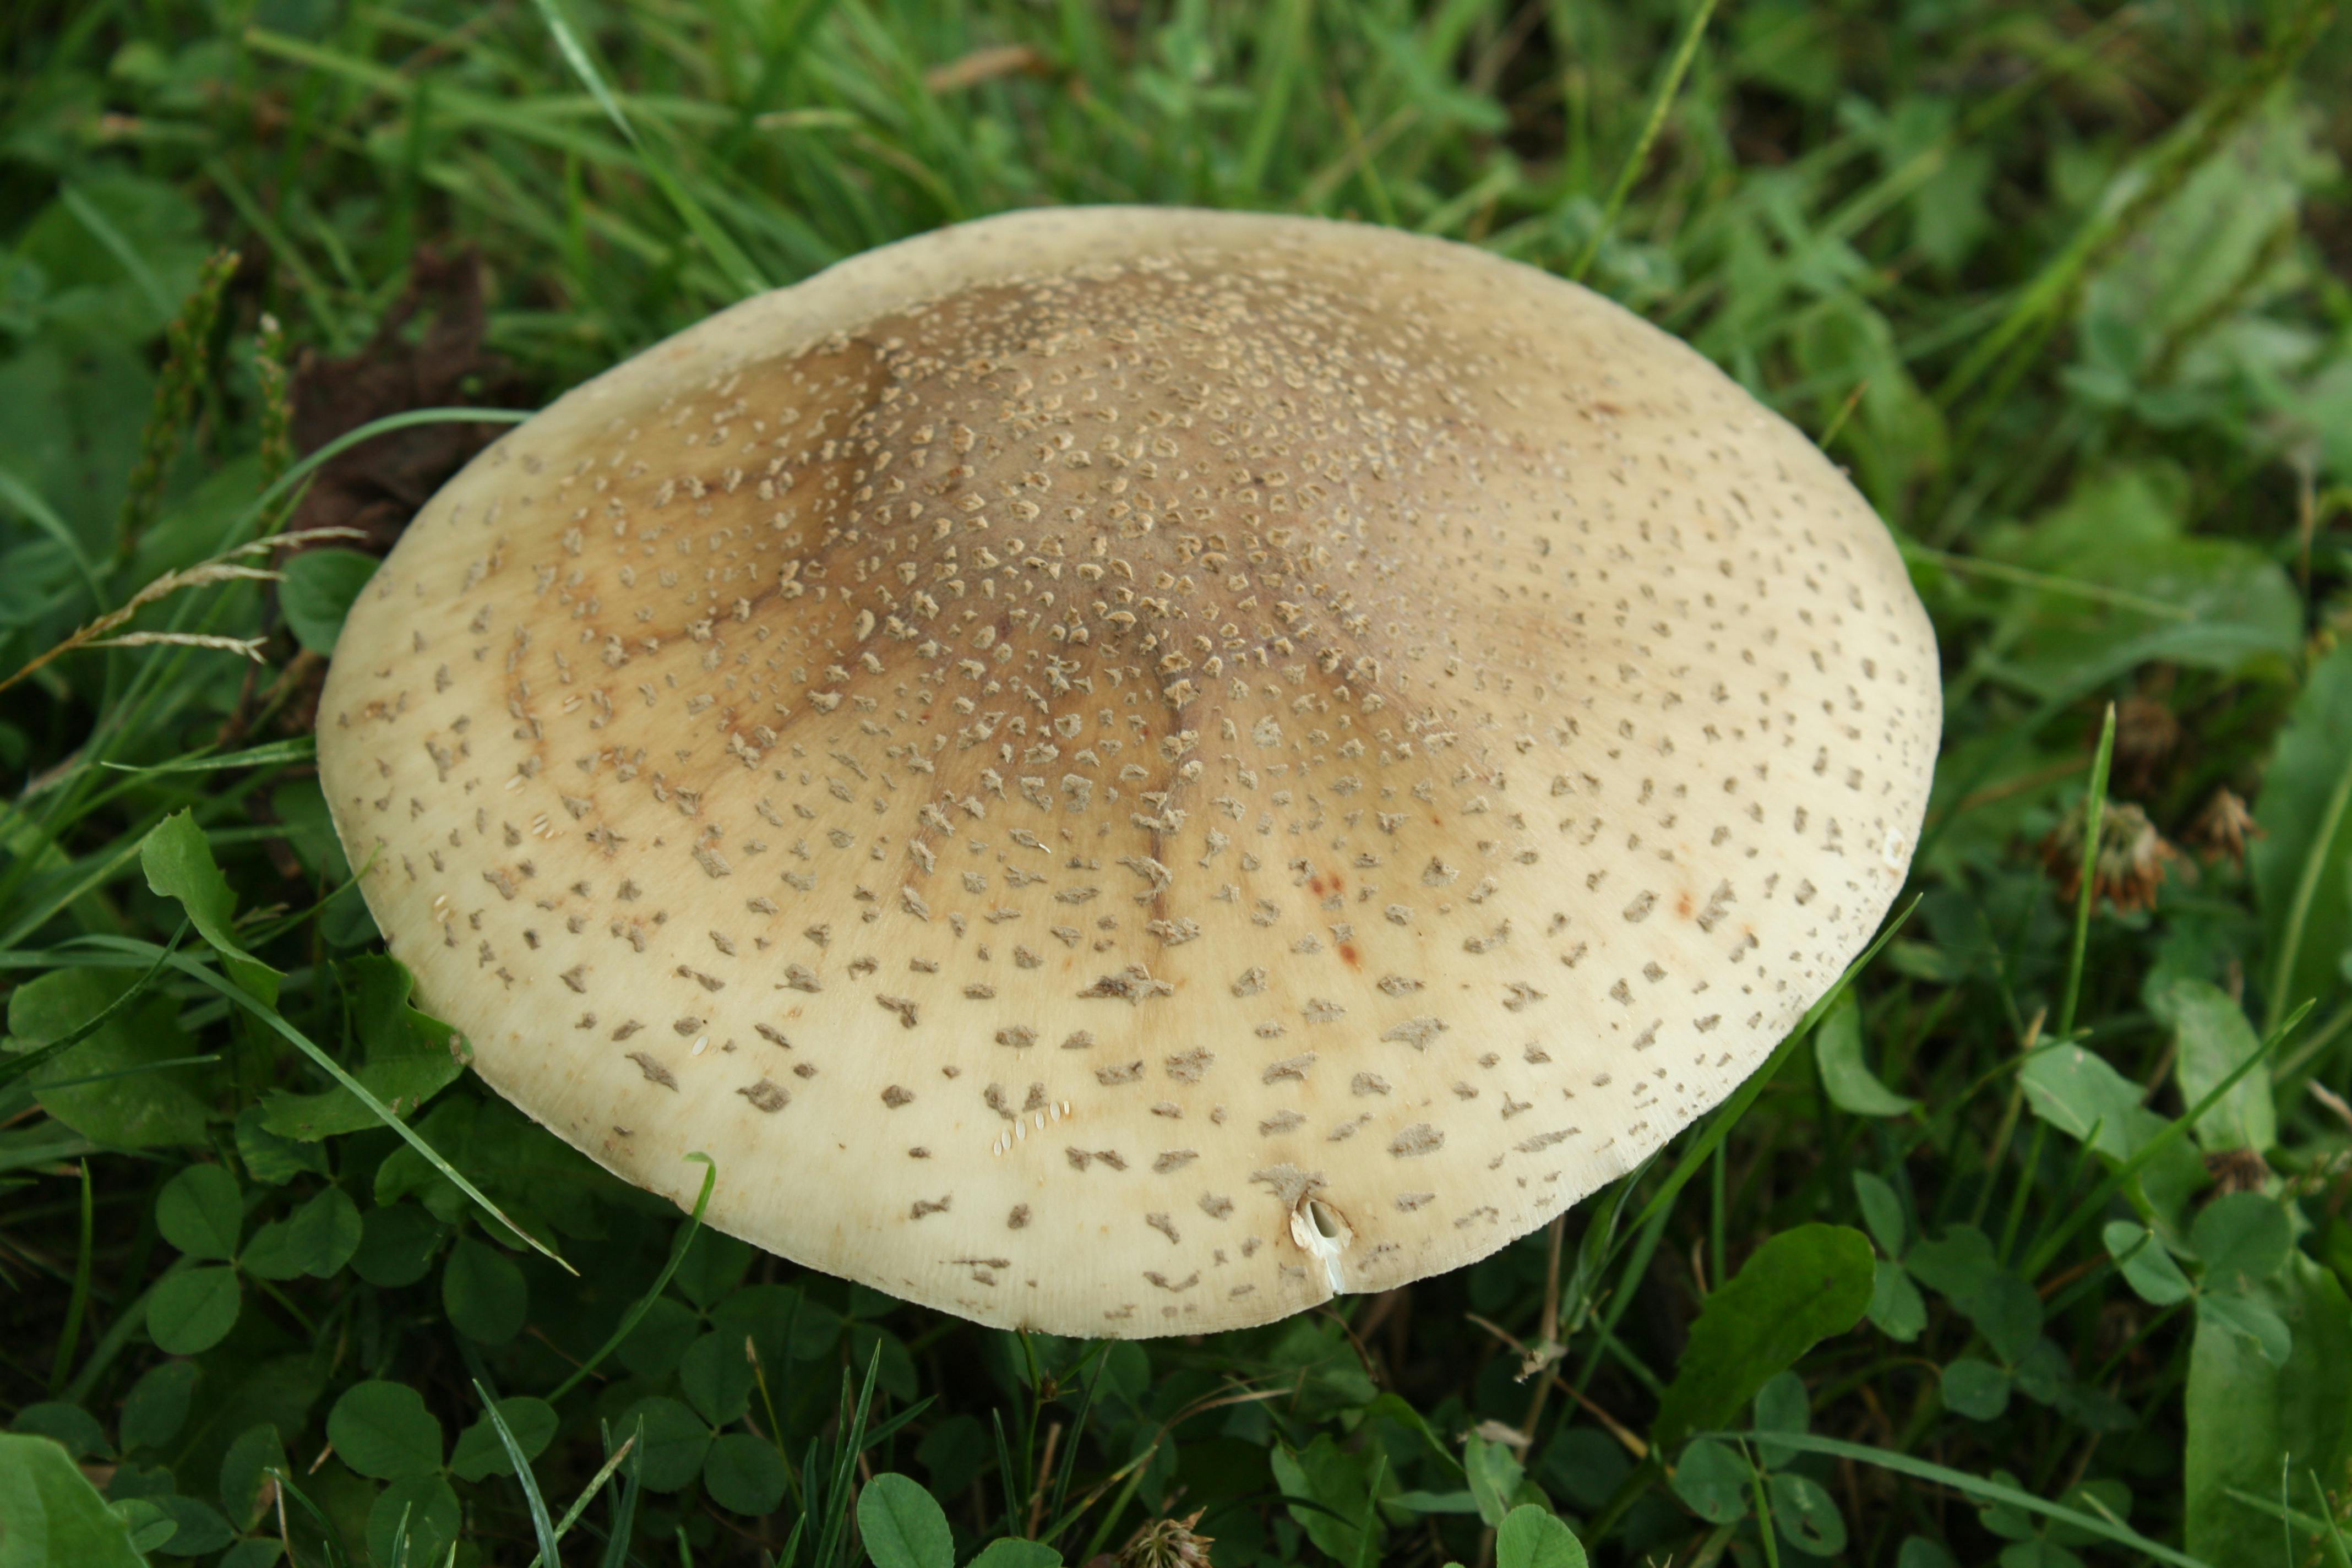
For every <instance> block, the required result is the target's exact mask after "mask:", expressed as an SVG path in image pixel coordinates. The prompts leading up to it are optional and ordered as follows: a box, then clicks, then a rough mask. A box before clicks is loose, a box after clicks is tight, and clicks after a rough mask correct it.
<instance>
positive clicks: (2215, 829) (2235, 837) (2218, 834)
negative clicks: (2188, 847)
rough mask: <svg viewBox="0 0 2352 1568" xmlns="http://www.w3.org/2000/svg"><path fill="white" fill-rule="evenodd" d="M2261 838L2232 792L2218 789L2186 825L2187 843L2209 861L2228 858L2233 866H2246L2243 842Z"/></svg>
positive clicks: (2258, 829)
mask: <svg viewBox="0 0 2352 1568" xmlns="http://www.w3.org/2000/svg"><path fill="white" fill-rule="evenodd" d="M2260 837H2263V830H2262V828H2261V827H2260V826H2258V825H2257V824H2256V823H2255V821H2254V814H2253V813H2252V811H2251V810H2249V809H2248V808H2247V805H2246V803H2245V802H2244V801H2243V800H2242V799H2241V798H2240V797H2239V795H2237V793H2236V792H2235V791H2234V790H2227V789H2217V790H2215V791H2214V792H2213V798H2212V799H2211V800H2209V801H2207V802H2206V803H2205V809H2204V810H2203V811H2200V812H2199V813H2198V814H2197V820H2196V821H2195V822H2193V823H2191V824H2190V825H2189V842H2190V843H2192V844H2194V845H2196V846H2197V847H2198V848H2199V849H2200V850H2201V851H2203V852H2204V856H2205V858H2207V859H2208V860H2213V859H2218V858H2221V856H2224V855H2227V856H2228V857H2229V858H2230V859H2231V863H2232V864H2233V865H2237V866H2243V865H2244V864H2245V863H2246V840H2248V839H2249V838H2260Z"/></svg>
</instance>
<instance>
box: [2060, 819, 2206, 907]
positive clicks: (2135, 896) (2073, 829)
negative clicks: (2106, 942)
mask: <svg viewBox="0 0 2352 1568" xmlns="http://www.w3.org/2000/svg"><path fill="white" fill-rule="evenodd" d="M2084 815H2085V814H2084V805H2082V804H2080V803H2078V804H2077V805H2075V806H2074V809H2073V810H2072V811H2070V812H2068V813H2067V814H2066V816H2065V819H2064V820H2063V821H2062V822H2060V823H2059V824H2058V826H2056V827H2054V828H2052V829H2051V830H2050V836H2049V837H2046V838H2044V839H2043V840H2042V865H2043V866H2045V867H2046V868H2049V871H2050V874H2051V875H2052V876H2053V877H2055V878H2057V879H2058V884H2059V886H2058V896H2059V898H2060V900H2062V901H2063V902H2066V903H2072V902H2073V901H2074V900H2075V899H2076V898H2077V897H2079V896H2080V895H2081V893H2082V890H2083V867H2084V862H2085V860H2088V861H2090V862H2091V865H2092V872H2091V896H2092V897H2093V898H2094V899H2105V900H2107V901H2108V902H2109V903H2111V904H2113V905H2114V906H2115V908H2116V913H2118V914H2126V915H2127V914H2131V913H2134V912H2136V911H2137V910H2146V909H2152V908H2154V907H2155V904H2156V894H2157V889H2158V888H2161V887H2162V886H2163V885H2164V874H2165V873H2164V867H2165V862H2167V861H2168V860H2175V859H2178V858H2179V853H2180V852H2179V850H2177V849H2175V848H2173V847H2172V846H2171V845H2169V844H2168V843H2166V842H2165V839H2164V835H2162V834H2160V833H2158V831H2157V830H2156V824H2154V823H2152V822H2150V821H2149V820H2148V819H2147V813H2146V812H2145V811H2142V810H2141V809H2140V808H2139V807H2138V806H2137V805H2132V804H2131V803H2130V802H2129V801H2115V800H2111V801H2109V802H2107V808H2106V811H2105V814H2104V815H2103V816H2101V817H2100V820H2099V843H2098V848H2097V852H2096V853H2095V855H2091V856H2085V855H2084V847H2083V837H2084Z"/></svg>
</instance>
